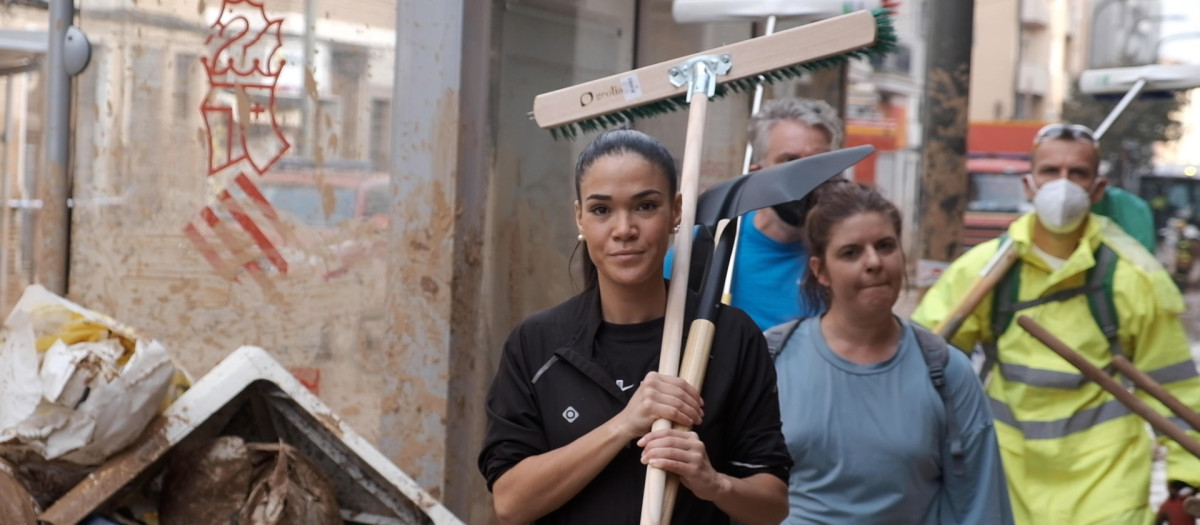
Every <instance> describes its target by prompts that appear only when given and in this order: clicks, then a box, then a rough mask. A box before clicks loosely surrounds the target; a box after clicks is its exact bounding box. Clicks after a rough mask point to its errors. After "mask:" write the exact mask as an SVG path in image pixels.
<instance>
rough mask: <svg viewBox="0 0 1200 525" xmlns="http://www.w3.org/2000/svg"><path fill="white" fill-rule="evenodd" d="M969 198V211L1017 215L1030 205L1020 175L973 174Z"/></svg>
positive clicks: (968, 193)
mask: <svg viewBox="0 0 1200 525" xmlns="http://www.w3.org/2000/svg"><path fill="white" fill-rule="evenodd" d="M967 198H968V200H967V211H983V212H1000V213H1017V212H1022V211H1025V209H1026V208H1027V207H1028V205H1029V200H1028V199H1026V198H1025V188H1024V187H1022V185H1021V175H1020V174H1018V173H972V174H971V175H970V183H969V185H968V189H967Z"/></svg>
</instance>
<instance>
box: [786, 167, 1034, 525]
mask: <svg viewBox="0 0 1200 525" xmlns="http://www.w3.org/2000/svg"><path fill="white" fill-rule="evenodd" d="M806 223H807V225H808V233H807V235H808V240H807V242H808V246H809V249H810V251H811V254H812V255H811V258H810V259H809V266H808V270H807V272H806V275H805V282H804V287H805V293H806V294H807V295H808V298H809V301H810V302H811V303H812V304H818V305H821V311H822V312H823V313H822V314H821V315H820V316H818V317H812V318H808V319H804V320H803V321H801V322H800V323H799V324H798V325H796V326H795V327H794V331H793V332H791V333H790V334H789V336H788V337H786V338H785V339H786V340H785V341H784V342H782V343H781V344H780V350H779V351H778V354H777V356H776V361H775V367H776V371H777V373H778V384H779V401H780V406H781V412H782V419H783V433H784V437H785V438H786V440H787V445H788V449H789V452H790V453H791V455H792V458H793V459H794V460H795V466H794V467H793V468H792V470H791V473H790V479H789V487H788V491H789V495H788V500H789V505H790V507H791V509H790V514H789V516H788V520H787V521H786V523H789V524H800V523H804V524H813V523H824V524H846V523H853V524H856V525H863V524H875V523H878V524H889V525H894V524H920V525H924V524H934V525H951V524H955V525H957V524H963V525H966V524H972V525H974V524H1011V523H1012V510H1011V508H1010V507H1009V500H1008V491H1007V488H1006V485H1005V478H1004V471H1003V468H1002V466H1001V464H1000V453H999V449H998V448H997V445H996V435H995V432H994V431H993V429H992V416H991V413H990V411H989V409H988V404H987V398H986V396H985V395H984V393H983V389H982V388H981V386H980V384H979V382H978V381H977V380H976V379H975V375H974V373H973V371H972V369H971V365H970V362H969V360H968V359H967V357H966V355H965V354H963V353H962V352H960V351H957V350H954V349H949V350H950V351H949V352H948V359H947V358H946V357H945V356H946V355H947V352H945V351H944V350H946V348H945V347H944V346H943V347H942V348H940V349H939V350H942V352H941V354H940V355H941V356H943V357H942V358H941V359H942V362H941V364H940V366H942V367H944V379H945V384H944V386H943V387H942V390H939V389H938V388H936V387H935V386H934V381H933V379H932V377H931V373H930V370H931V369H930V365H928V364H927V362H926V357H927V356H926V355H925V354H923V351H922V346H921V344H919V342H918V335H917V332H916V331H917V330H920V328H918V327H915V326H914V325H912V324H911V323H908V322H905V321H902V320H900V319H899V318H897V317H896V316H895V315H894V314H892V306H893V305H894V304H895V302H896V299H897V297H898V296H899V293H900V291H901V289H902V287H903V284H904V271H905V264H904V254H903V251H902V249H901V244H900V234H899V231H900V213H899V211H898V210H897V209H896V207H895V206H894V205H893V204H892V203H891V202H889V201H888V200H887V199H885V198H883V197H882V196H881V195H879V193H878V192H876V191H875V190H874V189H872V188H870V187H868V186H864V185H859V184H837V185H831V186H829V187H827V188H825V189H824V190H823V191H822V193H821V194H820V195H818V198H817V205H816V206H815V207H814V208H813V209H812V211H811V212H810V213H809V215H808V219H807V221H806ZM769 332H770V331H769ZM768 336H769V337H768V339H769V340H770V339H771V337H770V333H768ZM931 336H932V334H928V333H926V334H924V335H922V336H920V337H921V338H922V339H923V340H926V341H929V340H930V337H931ZM932 337H934V339H933V341H934V343H936V344H941V345H945V342H944V341H940V340H938V339H936V336H932ZM926 346H927V347H928V346H929V344H928V343H927V344H926ZM933 375H941V374H933ZM943 391H944V393H945V397H944V398H943V397H942V394H943ZM948 410H949V411H951V412H950V413H948V412H947V411H948ZM951 428H953V429H955V430H956V432H952V431H951ZM952 445H955V446H961V450H952V449H955V446H952Z"/></svg>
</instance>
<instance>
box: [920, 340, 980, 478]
mask: <svg viewBox="0 0 1200 525" xmlns="http://www.w3.org/2000/svg"><path fill="white" fill-rule="evenodd" d="M908 325H909V326H911V327H912V328H913V332H915V333H916V336H917V345H918V346H920V347H921V356H922V357H924V358H925V366H927V367H929V379H930V381H932V382H933V387H934V388H935V389H937V392H938V396H940V397H941V398H942V405H944V406H945V408H946V434H947V436H948V437H949V440H950V458H951V461H952V463H953V471H954V474H955V475H956V476H962V475H964V474H966V450H965V449H964V448H963V442H962V435H961V433H960V431H959V428H958V420H957V418H955V417H954V403H953V402H952V401H951V399H950V390H949V388H947V387H946V363H948V362H950V344H949V343H947V342H946V340H945V339H943V338H942V336H940V335H938V334H935V333H933V332H931V331H929V330H926V329H925V328H924V327H921V326H918V325H917V324H916V323H908Z"/></svg>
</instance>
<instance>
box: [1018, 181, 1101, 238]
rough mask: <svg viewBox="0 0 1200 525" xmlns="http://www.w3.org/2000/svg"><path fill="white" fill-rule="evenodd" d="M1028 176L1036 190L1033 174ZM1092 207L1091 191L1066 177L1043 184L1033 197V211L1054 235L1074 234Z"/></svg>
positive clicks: (1030, 183)
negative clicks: (1089, 192)
mask: <svg viewBox="0 0 1200 525" xmlns="http://www.w3.org/2000/svg"><path fill="white" fill-rule="evenodd" d="M1025 177H1026V180H1027V181H1028V182H1029V185H1030V186H1031V187H1035V188H1036V187H1037V186H1036V185H1034V183H1033V176H1032V175H1026V176H1025ZM1091 208H1092V199H1091V197H1090V196H1089V195H1088V191H1087V190H1085V189H1083V188H1081V187H1080V186H1079V185H1078V184H1075V183H1074V182H1071V181H1069V180H1067V179H1065V178H1062V179H1055V180H1052V181H1050V182H1047V183H1046V184H1043V185H1042V187H1041V188H1037V194H1035V195H1034V196H1033V209H1034V213H1035V214H1037V219H1038V222H1040V223H1042V227H1044V228H1046V230H1048V231H1050V232H1051V233H1060V234H1061V233H1070V232H1073V231H1075V229H1076V228H1078V227H1079V225H1080V224H1083V220H1084V219H1086V218H1087V216H1088V212H1089V211H1090V210H1091Z"/></svg>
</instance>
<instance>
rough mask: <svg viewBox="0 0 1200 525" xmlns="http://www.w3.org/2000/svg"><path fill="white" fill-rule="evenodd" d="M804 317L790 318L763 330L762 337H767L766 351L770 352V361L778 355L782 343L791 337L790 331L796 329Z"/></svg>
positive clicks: (782, 345) (781, 348) (784, 343)
mask: <svg viewBox="0 0 1200 525" xmlns="http://www.w3.org/2000/svg"><path fill="white" fill-rule="evenodd" d="M803 320H804V318H803V317H800V318H798V319H792V320H791V321H787V322H785V323H782V324H777V325H775V326H772V327H770V328H768V329H767V330H766V331H765V332H763V337H765V338H766V339H767V352H768V353H770V354H771V361H774V360H775V358H777V357H779V353H780V352H782V351H783V347H784V345H786V344H787V342H788V339H791V338H792V333H794V332H795V331H796V327H798V326H800V322H801V321H803Z"/></svg>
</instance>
